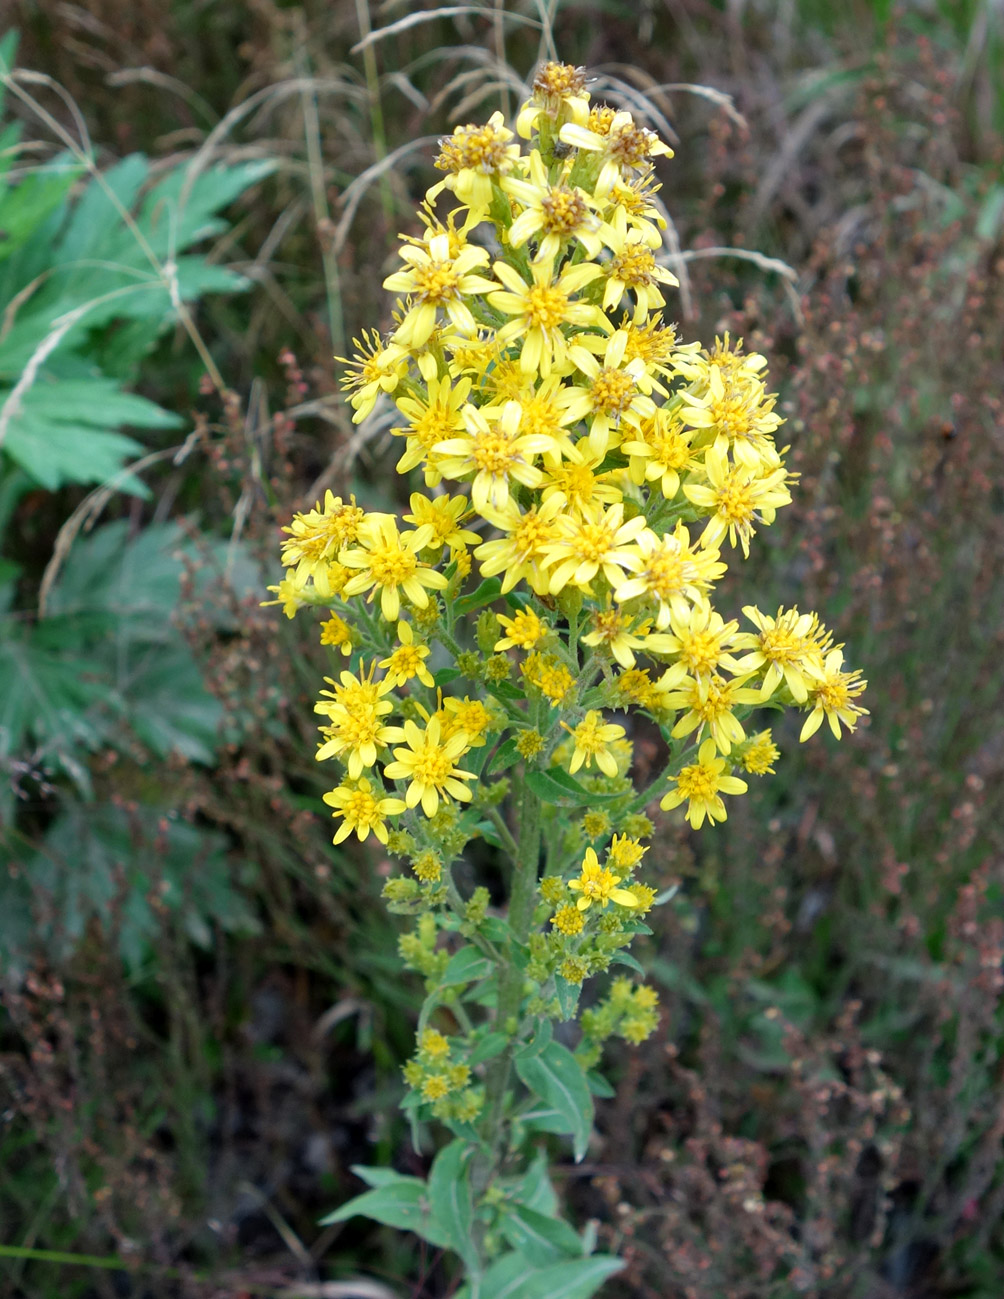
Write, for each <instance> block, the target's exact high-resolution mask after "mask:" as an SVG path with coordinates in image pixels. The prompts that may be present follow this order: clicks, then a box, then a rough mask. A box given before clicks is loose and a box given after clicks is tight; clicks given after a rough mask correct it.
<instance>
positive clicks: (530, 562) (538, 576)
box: [474, 499, 561, 595]
mask: <svg viewBox="0 0 1004 1299" xmlns="http://www.w3.org/2000/svg"><path fill="white" fill-rule="evenodd" d="M560 513H561V501H560V500H555V499H552V500H550V501H546V502H545V503H544V504H543V505H541V506H534V507H531V508H530V509H529V510H526V511H523V510H521V509H520V508H519V506H518V505H517V504H516V503H515V501H510V502H509V503H508V505H507V506H506V508H505V509H504V510H499V511H495V510H493V511H492V513H491V522H492V523H493V524H494V525H495V527H496V528H498V529H499V531H500V532H504V533H507V534H508V535H507V536H504V537H497V538H495V539H493V540H492V541H485V542H482V544H481V545H480V546H478V548H477V550H475V552H474V556H475V558H476V559H477V560H478V561H479V563H480V565H481V576H482V577H494V576H496V575H497V574H498V573H503V574H504V576H503V578H502V594H503V595H505V594H506V593H507V592H509V591H511V590H512V589H513V587H514V586H515V585H516V584H517V582H520V581H525V582H527V583H528V584H529V586H530V587H531V588H532V590H534V591H535V592H536V593H537V594H538V595H546V594H547V588H548V577H547V573H546V572H545V571H544V568H543V565H544V561H545V560H546V558H547V549H548V547H549V546H550V545H551V544H552V543H553V542H555V541H557V539H558V536H559V535H560V525H559V522H558V518H559V515H560Z"/></svg>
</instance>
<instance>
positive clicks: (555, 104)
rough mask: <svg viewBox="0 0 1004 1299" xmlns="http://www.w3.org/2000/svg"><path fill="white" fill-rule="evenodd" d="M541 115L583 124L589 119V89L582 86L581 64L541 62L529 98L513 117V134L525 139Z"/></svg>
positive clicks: (582, 70)
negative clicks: (514, 126) (576, 65)
mask: <svg viewBox="0 0 1004 1299" xmlns="http://www.w3.org/2000/svg"><path fill="white" fill-rule="evenodd" d="M542 116H547V117H550V118H552V119H553V120H554V121H558V120H563V121H568V122H577V123H578V124H579V125H580V126H585V125H586V123H587V122H588V120H589V92H588V91H587V90H586V70H585V68H575V67H572V65H571V64H570V63H554V62H550V63H545V64H543V65H542V66H541V68H540V69H539V71H538V72H537V75H536V76H535V77H534V79H533V86H532V87H531V93H530V98H529V99H528V100H527V101H526V103H525V104H524V105H523V107H522V108H521V109H520V111H519V116H518V117H517V118H516V131H517V134H518V135H520V136H521V137H522V138H523V139H524V140H528V139H529V138H530V133H531V131H532V130H533V129H534V127H535V126H537V125H538V122H539V119H540V118H541V117H542Z"/></svg>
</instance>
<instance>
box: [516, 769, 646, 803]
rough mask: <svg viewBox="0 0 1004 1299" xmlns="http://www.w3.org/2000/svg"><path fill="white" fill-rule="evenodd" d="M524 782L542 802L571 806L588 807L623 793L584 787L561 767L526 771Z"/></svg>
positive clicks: (615, 797) (606, 801)
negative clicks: (600, 791)
mask: <svg viewBox="0 0 1004 1299" xmlns="http://www.w3.org/2000/svg"><path fill="white" fill-rule="evenodd" d="M526 782H527V784H528V785H529V786H530V788H531V789H532V790H533V792H534V793H535V794H536V795H537V797H538V798H539V799H540V800H541V802H543V803H547V804H549V805H551V804H555V803H560V804H565V805H566V806H568V805H570V806H573V807H588V806H590V805H593V804H596V803H608V802H610V801H611V800H612V799H617V798H623V797H624V795H623V794H604V793H599V792H597V791H596V790H592V789H586V787H585V786H584V785H580V784H579V782H578V781H577V780H576V779H575V777H574V776H570V775H569V774H568V772H567V771H565V770H564V769H563V768H562V767H548V769H547V770H546V771H528V772H527V773H526Z"/></svg>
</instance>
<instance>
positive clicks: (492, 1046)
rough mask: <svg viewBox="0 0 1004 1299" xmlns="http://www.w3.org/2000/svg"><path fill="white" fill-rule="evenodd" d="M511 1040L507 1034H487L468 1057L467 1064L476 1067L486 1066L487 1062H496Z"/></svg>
mask: <svg viewBox="0 0 1004 1299" xmlns="http://www.w3.org/2000/svg"><path fill="white" fill-rule="evenodd" d="M510 1040H511V1039H510V1038H509V1035H508V1034H507V1033H487V1034H486V1035H485V1036H484V1037H483V1038H482V1039H481V1041H480V1042H479V1043H478V1044H477V1046H476V1047H475V1048H474V1050H473V1051H472V1052H471V1054H470V1055H469V1056H468V1058H467V1063H468V1064H470V1065H476V1064H484V1062H485V1061H486V1060H494V1059H495V1057H496V1056H498V1055H501V1054H502V1052H503V1051H504V1050H505V1049H506V1047H507V1046H508V1045H509V1042H510Z"/></svg>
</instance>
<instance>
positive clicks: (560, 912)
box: [551, 905, 585, 937]
mask: <svg viewBox="0 0 1004 1299" xmlns="http://www.w3.org/2000/svg"><path fill="white" fill-rule="evenodd" d="M551 924H552V925H553V926H554V928H555V929H556V930H557V931H558V933H559V934H565V935H566V937H572V936H573V935H575V934H581V933H582V929H583V926H584V924H585V921H584V920H583V918H582V912H581V911H580V910H579V909H578V907H570V906H567V905H566V906H563V907H559V908H558V909H557V911H556V912H555V913H554V915H553V916H552V917H551Z"/></svg>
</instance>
